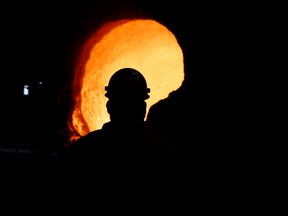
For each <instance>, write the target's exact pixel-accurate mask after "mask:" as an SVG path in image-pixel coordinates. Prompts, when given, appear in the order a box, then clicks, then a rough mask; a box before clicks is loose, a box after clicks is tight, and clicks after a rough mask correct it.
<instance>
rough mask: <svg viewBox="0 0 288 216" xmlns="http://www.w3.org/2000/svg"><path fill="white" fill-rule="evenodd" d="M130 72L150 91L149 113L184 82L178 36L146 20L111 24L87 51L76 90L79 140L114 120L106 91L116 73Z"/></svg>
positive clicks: (75, 121) (82, 57)
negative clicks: (142, 79)
mask: <svg viewBox="0 0 288 216" xmlns="http://www.w3.org/2000/svg"><path fill="white" fill-rule="evenodd" d="M124 67H131V68H134V69H136V70H138V71H140V72H141V73H142V74H143V75H144V77H145V79H146V81H147V85H148V88H150V90H151V92H150V98H149V99H147V100H146V102H147V112H146V113H148V111H149V109H150V107H151V106H152V105H153V104H155V103H157V102H158V101H159V100H161V99H165V98H167V97H168V95H169V93H170V92H172V91H174V90H177V89H178V88H179V87H180V86H181V84H182V82H183V80H184V65H183V53H182V50H181V48H180V46H179V44H178V42H177V40H176V38H175V36H174V35H173V34H172V33H171V32H170V31H169V30H168V29H167V28H166V27H164V26H163V25H161V24H160V23H158V22H156V21H154V20H149V19H148V20H147V19H132V20H119V21H114V22H109V23H106V24H105V25H104V26H102V27H101V28H100V29H99V30H97V32H96V33H95V34H94V35H92V37H91V38H90V39H89V40H88V41H87V43H86V44H85V45H84V46H83V49H82V54H81V55H80V58H79V64H78V67H76V70H75V74H76V76H75V78H74V84H75V83H78V84H79V86H80V87H79V88H80V89H79V91H78V95H77V93H75V95H74V97H75V98H77V99H76V104H75V108H74V110H73V113H72V124H73V128H74V129H75V130H76V131H77V132H78V133H79V134H80V135H85V134H87V133H88V132H90V131H92V130H96V129H100V128H101V127H102V125H103V124H104V123H105V122H108V121H109V120H110V118H109V114H108V112H107V109H106V102H107V98H106V97H105V96H104V95H105V86H106V85H108V82H109V79H110V78H111V76H112V74H113V73H114V72H116V71H117V70H119V69H121V68H124Z"/></svg>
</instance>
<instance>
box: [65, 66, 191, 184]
mask: <svg viewBox="0 0 288 216" xmlns="http://www.w3.org/2000/svg"><path fill="white" fill-rule="evenodd" d="M105 90H106V94H105V96H106V97H107V98H108V101H107V104H106V107H107V111H108V113H109V115H110V121H109V122H107V123H105V124H104V125H103V127H102V128H101V129H99V130H95V131H92V132H90V133H88V134H87V135H85V136H83V137H81V138H79V139H78V140H77V141H76V142H75V143H73V144H72V147H71V149H70V152H69V154H68V158H69V159H70V163H71V165H70V168H71V169H72V170H71V171H72V173H73V176H72V177H71V179H72V178H73V179H74V180H75V179H82V180H83V179H84V182H85V183H88V181H95V180H100V181H101V180H104V181H105V184H107V182H109V181H113V185H115V180H117V182H118V183H119V181H121V179H123V182H125V181H127V177H128V179H129V181H131V182H134V184H135V182H138V183H139V181H141V182H143V181H144V179H145V182H146V183H147V182H149V181H150V183H152V184H154V183H153V182H155V183H156V181H157V178H158V177H159V178H158V180H159V179H160V178H161V179H162V180H163V177H164V178H166V180H165V181H167V180H168V179H170V180H172V178H178V177H179V178H180V175H179V173H180V172H181V171H182V169H183V168H186V167H185V160H184V158H182V156H181V154H179V152H178V151H177V148H176V146H175V145H174V144H172V143H170V142H168V141H167V140H166V139H165V138H164V137H163V136H160V135H159V134H157V133H156V132H154V131H153V130H151V129H150V128H149V127H148V126H147V125H146V122H145V121H144V119H145V114H146V102H145V100H146V99H148V98H149V92H150V89H149V88H147V83H146V80H145V78H144V76H143V75H142V74H141V73H140V72H139V71H137V70H135V69H132V68H123V69H120V70H118V71H116V72H115V73H114V74H113V75H112V77H111V79H110V80H109V84H108V86H106V87H105ZM124 179H125V180H124ZM132 179H134V181H133V180H132ZM137 180H138V181H137ZM162 180H161V184H163V182H162ZM81 182H82V181H81ZM102 182H103V181H102ZM123 182H122V183H123ZM131 182H130V183H129V184H132V183H131ZM158 183H159V182H158ZM125 184H128V183H127V182H126V183H125Z"/></svg>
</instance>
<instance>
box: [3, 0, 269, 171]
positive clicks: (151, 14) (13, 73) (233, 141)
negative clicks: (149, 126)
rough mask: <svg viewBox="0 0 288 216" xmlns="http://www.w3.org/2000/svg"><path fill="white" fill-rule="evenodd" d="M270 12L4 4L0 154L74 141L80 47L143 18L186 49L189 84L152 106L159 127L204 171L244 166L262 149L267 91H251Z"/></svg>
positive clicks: (158, 5)
mask: <svg viewBox="0 0 288 216" xmlns="http://www.w3.org/2000/svg"><path fill="white" fill-rule="evenodd" d="M261 8H262V6H261V5H252V4H241V3H225V4H224V3H208V2H203V3H195V2H189V1H176V2H169V1H164V2H156V1H147V0H146V1H132V0H131V1H129V0H127V1H112V0H110V1H101V0H98V1H93V3H92V2H90V1H80V2H74V1H71V2H70V3H57V2H51V1H47V2H46V1H41V2H33V3H32V2H31V3H30V2H20V3H18V2H17V3H14V2H11V3H8V2H6V3H2V6H1V11H2V13H1V42H2V44H1V53H2V55H1V59H2V61H1V66H2V67H1V77H2V78H1V81H2V88H3V90H2V92H1V95H2V102H1V110H2V129H1V130H2V141H1V146H0V147H1V154H0V156H1V157H2V158H3V157H5V158H10V157H11V158H15V157H16V158H18V157H19V158H21V157H33V156H34V155H37V156H40V157H47V156H48V157H51V158H57V157H58V156H59V154H60V153H59V152H61V149H62V147H63V145H64V144H65V143H66V142H67V129H66V127H67V125H66V123H67V119H68V117H69V111H70V110H69V109H70V107H71V86H70V84H71V80H72V75H73V70H74V66H75V65H74V64H75V60H76V59H77V57H78V54H79V52H80V49H81V46H82V45H83V44H84V43H85V41H86V40H87V39H88V38H89V36H90V35H91V34H92V33H94V32H95V31H96V30H97V28H98V27H99V26H100V25H102V24H104V23H105V22H107V21H111V20H117V19H121V18H137V17H139V18H150V19H154V20H156V21H158V22H160V23H162V24H163V25H164V26H166V27H167V28H168V29H170V30H171V32H172V33H174V35H175V36H176V38H177V40H178V41H179V44H180V46H181V47H182V50H183V53H184V61H185V62H184V65H185V81H184V83H183V86H182V88H181V89H180V90H179V91H177V92H175V94H173V95H171V97H169V98H168V99H167V100H165V101H162V102H161V103H159V104H157V105H156V106H155V108H153V110H154V111H153V112H154V115H155V116H156V118H157V119H156V120H157V121H159V130H160V131H161V132H163V133H164V134H165V135H167V136H168V137H169V138H171V139H173V140H175V141H176V142H177V144H178V145H179V146H180V147H181V148H182V149H183V150H184V151H185V152H186V153H187V155H188V156H189V158H190V159H191V161H193V163H194V164H196V165H200V164H201V166H203V164H205V167H206V168H207V167H209V168H210V169H213V172H216V171H215V170H217V173H218V172H221V170H222V171H223V170H225V171H227V170H235V169H238V170H239V169H242V165H243V164H246V163H247V161H250V162H251V158H252V157H251V156H252V155H253V154H254V153H255V150H256V149H257V148H258V146H257V145H256V144H255V142H254V141H255V139H256V138H255V133H256V132H255V131H256V130H255V127H256V126H255V125H256V122H257V124H258V123H259V122H258V120H259V118H258V115H259V112H258V111H259V110H257V108H256V107H255V106H254V105H255V104H256V103H257V100H259V94H257V93H258V92H257V90H256V91H251V90H255V89H254V87H253V86H254V84H255V80H257V79H256V78H258V77H259V76H258V75H259V67H258V66H259V65H260V64H261V63H263V62H261V60H259V59H260V57H259V53H261V52H262V51H263V50H264V48H263V47H262V46H261V44H262V42H263V40H264V39H263V37H262V34H261V33H260V34H259V30H261V31H262V27H263V25H264V24H265V23H266V21H267V20H266V19H264V17H263V16H262V15H261V14H262V13H261ZM40 81H41V82H43V83H42V84H41V85H40V84H39V82H40ZM258 82H259V80H258ZM25 84H29V86H30V95H29V96H23V86H24V85H25ZM19 149H20V150H21V151H19ZM39 149H41V150H40V151H42V153H43V152H44V153H43V155H42V153H41V152H40V153H39ZM2 164H3V163H2ZM240 167H241V168H240Z"/></svg>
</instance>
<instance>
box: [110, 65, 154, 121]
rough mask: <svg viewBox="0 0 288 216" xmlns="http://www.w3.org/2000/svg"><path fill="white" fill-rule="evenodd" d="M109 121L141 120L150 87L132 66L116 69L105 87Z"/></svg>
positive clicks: (143, 115)
mask: <svg viewBox="0 0 288 216" xmlns="http://www.w3.org/2000/svg"><path fill="white" fill-rule="evenodd" d="M105 90H106V94H105V96H106V97H107V98H108V102H107V110H108V113H109V114H110V119H111V121H114V120H115V121H117V120H121V121H122V122H123V121H124V123H125V122H130V123H131V122H143V121H144V118H145V114H146V102H145V100H146V99H148V98H149V94H148V93H149V92H150V89H149V88H147V83H146V80H145V78H144V76H143V75H142V74H141V73H140V72H139V71H137V70H135V69H133V68H122V69H120V70H118V71H116V72H115V73H114V74H113V75H112V77H111V78H110V80H109V83H108V85H107V86H106V87H105Z"/></svg>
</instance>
